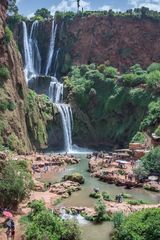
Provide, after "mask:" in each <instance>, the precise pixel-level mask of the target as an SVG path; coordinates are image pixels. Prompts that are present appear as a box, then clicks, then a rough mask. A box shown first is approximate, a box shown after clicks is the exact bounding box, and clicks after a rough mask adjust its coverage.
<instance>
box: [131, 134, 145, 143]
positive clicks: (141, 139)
mask: <svg viewBox="0 0 160 240" xmlns="http://www.w3.org/2000/svg"><path fill="white" fill-rule="evenodd" d="M145 140H146V138H145V135H144V133H142V132H137V133H136V135H135V136H134V137H133V138H132V141H131V142H132V143H145Z"/></svg>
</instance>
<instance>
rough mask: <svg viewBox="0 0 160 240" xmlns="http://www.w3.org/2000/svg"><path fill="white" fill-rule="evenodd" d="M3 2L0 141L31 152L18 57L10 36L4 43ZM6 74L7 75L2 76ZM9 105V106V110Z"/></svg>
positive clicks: (1, 8)
mask: <svg viewBox="0 0 160 240" xmlns="http://www.w3.org/2000/svg"><path fill="white" fill-rule="evenodd" d="M6 11H7V1H6V0H2V1H1V4H0V21H1V24H0V69H1V72H3V71H4V72H7V73H8V74H2V73H1V74H0V92H1V95H0V136H1V142H2V143H3V144H4V145H7V146H10V147H11V148H14V147H16V148H17V150H20V149H21V148H22V147H24V151H29V150H31V143H30V140H29V138H28V133H27V127H26V124H25V96H26V95H27V86H26V83H25V79H24V74H23V65H22V60H21V56H20V54H19V51H18V49H17V46H16V43H15V42H14V40H13V38H12V36H10V37H9V39H8V40H7V42H5V40H6V34H7V33H6ZM6 75H8V76H6ZM11 106H12V107H11Z"/></svg>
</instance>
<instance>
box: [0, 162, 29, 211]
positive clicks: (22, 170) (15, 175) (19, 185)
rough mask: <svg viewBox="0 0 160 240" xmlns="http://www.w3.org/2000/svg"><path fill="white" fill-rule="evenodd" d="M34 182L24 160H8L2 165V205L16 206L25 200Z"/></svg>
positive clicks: (3, 206)
mask: <svg viewBox="0 0 160 240" xmlns="http://www.w3.org/2000/svg"><path fill="white" fill-rule="evenodd" d="M32 187H33V182H32V179H31V175H30V173H29V171H28V168H27V165H26V164H25V162H24V161H23V162H22V161H13V160H10V161H7V162H5V163H4V164H2V165H1V166H0V207H2V208H9V207H12V208H16V207H17V206H18V204H19V203H20V202H21V201H22V200H24V199H25V198H26V197H27V196H28V194H29V192H30V190H31V188H32Z"/></svg>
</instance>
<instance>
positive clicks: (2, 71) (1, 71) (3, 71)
mask: <svg viewBox="0 0 160 240" xmlns="http://www.w3.org/2000/svg"><path fill="white" fill-rule="evenodd" d="M9 77H10V72H9V70H8V68H7V67H5V66H0V80H7V79H8V78H9Z"/></svg>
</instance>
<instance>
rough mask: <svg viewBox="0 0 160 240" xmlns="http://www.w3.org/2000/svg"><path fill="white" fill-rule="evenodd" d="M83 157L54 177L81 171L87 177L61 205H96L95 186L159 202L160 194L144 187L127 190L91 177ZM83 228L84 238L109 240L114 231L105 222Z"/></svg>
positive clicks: (54, 178)
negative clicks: (93, 194) (77, 190)
mask: <svg viewBox="0 0 160 240" xmlns="http://www.w3.org/2000/svg"><path fill="white" fill-rule="evenodd" d="M77 157H78V158H80V159H81V162H80V163H79V164H77V165H72V166H68V167H67V168H66V169H64V171H62V172H60V173H57V174H56V175H54V177H52V179H50V180H52V182H53V181H59V180H61V179H62V177H63V176H64V175H65V174H69V173H73V172H79V173H81V174H82V175H83V176H84V177H85V184H84V185H82V190H81V191H79V192H75V193H73V194H72V195H71V197H69V198H67V199H65V200H63V202H62V203H61V204H60V206H63V207H70V206H79V207H94V206H95V203H96V201H95V200H94V199H92V198H90V197H89V194H90V193H91V192H92V191H93V188H99V189H100V191H107V192H108V193H109V194H110V195H111V196H112V197H115V195H117V194H120V193H122V192H124V193H129V194H131V195H132V197H133V199H137V200H144V201H146V202H148V203H159V202H160V194H158V193H153V192H149V191H146V190H144V189H142V188H140V189H138V188H135V189H131V190H127V189H124V187H117V186H115V185H113V184H107V183H104V182H100V181H98V179H96V178H92V177H90V174H89V172H88V171H87V169H88V159H87V158H86V155H84V154H83V155H82V154H81V155H77ZM81 228H82V230H83V240H109V239H110V238H109V235H110V233H111V231H112V223H110V222H105V223H103V224H100V225H95V224H92V223H89V222H88V223H87V224H82V225H81Z"/></svg>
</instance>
